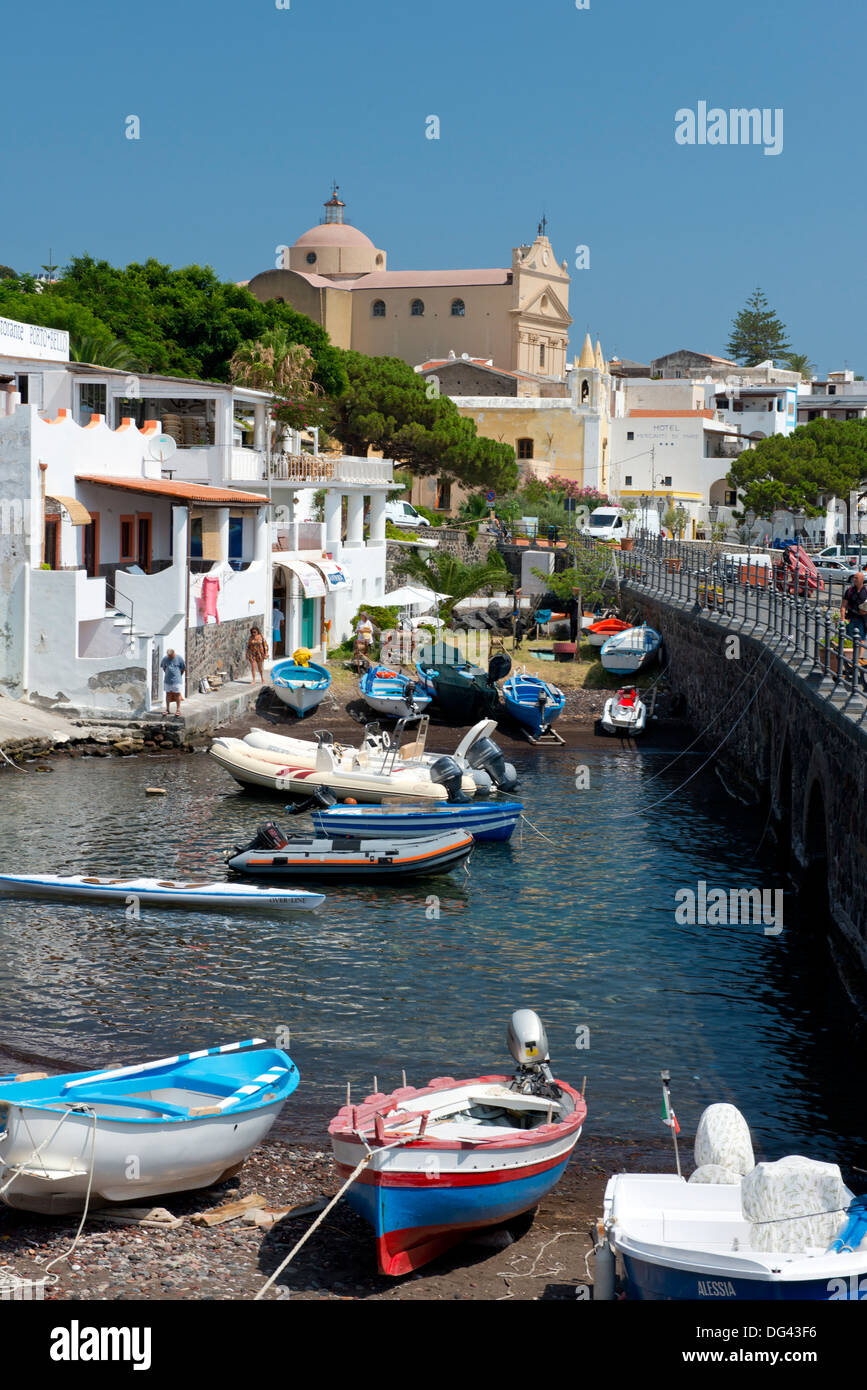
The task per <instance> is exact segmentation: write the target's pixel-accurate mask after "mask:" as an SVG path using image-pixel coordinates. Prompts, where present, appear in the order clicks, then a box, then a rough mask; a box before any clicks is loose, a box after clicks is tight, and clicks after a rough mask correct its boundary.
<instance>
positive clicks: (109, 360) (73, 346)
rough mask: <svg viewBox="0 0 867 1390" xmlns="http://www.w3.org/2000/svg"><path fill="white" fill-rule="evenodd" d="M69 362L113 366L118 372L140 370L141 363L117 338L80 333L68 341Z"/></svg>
mask: <svg viewBox="0 0 867 1390" xmlns="http://www.w3.org/2000/svg"><path fill="white" fill-rule="evenodd" d="M69 359H70V361H71V362H90V363H92V364H93V365H94V366H96V367H114V368H115V370H116V371H120V372H140V371H141V370H142V365H141V363H140V362H139V360H138V358H137V357H135V356H134V355H133V353H131V352H130V350H129V348H128V347H127V345H126V343H122V342H121V341H120V339H119V338H101V337H99V336H97V335H94V334H92V333H80V334H78V335H77V336H76V337H74V338H71V339H70V342H69Z"/></svg>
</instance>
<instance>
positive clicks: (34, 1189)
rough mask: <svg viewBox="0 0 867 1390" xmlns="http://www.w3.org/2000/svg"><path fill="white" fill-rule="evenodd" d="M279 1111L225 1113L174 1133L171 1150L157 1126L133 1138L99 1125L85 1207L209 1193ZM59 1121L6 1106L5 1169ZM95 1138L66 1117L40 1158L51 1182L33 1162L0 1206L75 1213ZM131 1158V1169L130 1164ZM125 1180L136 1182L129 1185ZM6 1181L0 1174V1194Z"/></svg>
mask: <svg viewBox="0 0 867 1390" xmlns="http://www.w3.org/2000/svg"><path fill="white" fill-rule="evenodd" d="M282 1105H283V1101H282V1100H280V1101H276V1102H275V1103H274V1104H273V1105H269V1106H267V1107H265V1108H264V1109H263V1110H261V1111H256V1112H254V1113H253V1114H251V1115H233V1114H232V1112H231V1111H228V1112H227V1113H226V1114H225V1116H220V1117H214V1118H211V1119H202V1120H199V1121H198V1122H195V1121H191V1122H190V1123H189V1124H187V1125H184V1126H183V1127H181V1126H179V1127H178V1130H177V1133H174V1132H173V1133H172V1136H171V1139H172V1142H171V1145H168V1146H167V1145H166V1131H165V1127H164V1126H161V1125H160V1124H159V1123H154V1124H153V1125H141V1126H137V1127H136V1130H135V1133H134V1134H131V1133H130V1126H129V1125H128V1124H123V1122H122V1121H116V1122H114V1123H112V1122H111V1121H110V1120H106V1119H100V1122H99V1124H98V1126H97V1129H96V1143H95V1149H94V1165H93V1183H92V1187H91V1200H90V1205H91V1206H100V1205H106V1204H107V1203H110V1202H131V1201H134V1200H137V1199H140V1198H144V1197H156V1196H158V1195H159V1194H160V1193H169V1192H186V1191H191V1190H193V1189H195V1188H199V1187H210V1186H211V1185H212V1184H213V1183H216V1182H218V1181H219V1180H220V1178H221V1177H222V1176H223V1174H224V1173H226V1172H227V1171H228V1170H229V1169H233V1168H235V1167H236V1166H237V1165H238V1164H239V1163H243V1161H244V1160H245V1159H246V1157H247V1155H248V1154H249V1153H251V1152H252V1150H253V1149H254V1148H255V1147H256V1145H257V1144H259V1143H261V1141H262V1140H263V1139H264V1138H265V1136H266V1134H267V1133H268V1131H269V1130H270V1129H271V1126H272V1125H273V1123H274V1121H275V1120H276V1118H277V1115H278V1114H279V1112H280V1109H281V1107H282ZM57 1121H58V1114H57V1112H56V1111H40V1110H36V1109H34V1108H32V1107H29V1106H20V1107H19V1106H10V1107H9V1111H8V1113H7V1117H6V1130H7V1134H8V1138H7V1139H6V1140H4V1141H3V1143H2V1145H0V1160H2V1163H3V1164H4V1165H9V1167H12V1166H14V1165H15V1164H18V1163H26V1162H27V1160H28V1159H29V1158H30V1157H31V1155H32V1152H33V1149H34V1148H36V1147H37V1146H38V1145H39V1144H42V1143H43V1142H44V1141H45V1140H48V1139H49V1138H50V1136H51V1134H52V1132H53V1131H54V1130H56V1129H57ZM92 1135H93V1121H92V1119H91V1118H90V1117H89V1116H87V1115H72V1116H70V1118H69V1119H67V1120H66V1121H64V1124H63V1126H62V1128H61V1129H60V1130H59V1132H58V1133H57V1135H56V1136H55V1138H54V1139H53V1140H52V1141H51V1142H50V1146H49V1147H48V1148H46V1149H44V1150H43V1152H42V1154H41V1155H40V1157H41V1158H42V1159H43V1161H44V1162H45V1167H46V1169H47V1171H48V1173H49V1176H48V1177H47V1178H46V1177H45V1176H43V1175H42V1173H41V1171H40V1170H39V1168H38V1161H37V1165H36V1166H35V1171H33V1172H26V1171H25V1172H24V1173H22V1174H19V1176H18V1177H16V1179H15V1181H14V1183H13V1184H12V1186H11V1187H10V1188H8V1189H7V1191H6V1192H5V1193H4V1194H3V1198H2V1200H3V1201H4V1202H5V1203H6V1205H7V1206H10V1207H16V1208H19V1209H22V1210H24V1211H36V1212H42V1213H45V1214H47V1215H61V1214H63V1213H65V1212H73V1211H80V1210H81V1208H82V1207H83V1205H84V1201H85V1198H86V1195H87V1186H88V1178H89V1174H90V1164H91V1140H92ZM31 1136H32V1137H31ZM133 1154H134V1156H135V1159H136V1164H135V1165H132V1164H131V1155H133ZM130 1173H137V1174H138V1176H135V1177H130V1176H128V1175H129V1174H130ZM8 1177H9V1174H8V1172H6V1171H5V1169H4V1168H2V1167H0V1186H2V1184H3V1183H4V1182H5V1181H6V1180H7V1179H8Z"/></svg>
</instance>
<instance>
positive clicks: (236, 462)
mask: <svg viewBox="0 0 867 1390" xmlns="http://www.w3.org/2000/svg"><path fill="white" fill-rule="evenodd" d="M229 477H230V479H231V480H232V482H233V483H241V482H246V483H258V482H261V480H262V479H263V478H264V477H265V455H264V454H263V453H262V452H261V451H260V450H259V449H238V448H233V449H232V452H231V456H230V459H229Z"/></svg>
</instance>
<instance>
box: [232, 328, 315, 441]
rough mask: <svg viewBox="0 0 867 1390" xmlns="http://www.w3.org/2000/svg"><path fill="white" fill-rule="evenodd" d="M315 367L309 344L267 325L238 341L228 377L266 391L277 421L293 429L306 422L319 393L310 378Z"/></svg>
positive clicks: (252, 387)
mask: <svg viewBox="0 0 867 1390" xmlns="http://www.w3.org/2000/svg"><path fill="white" fill-rule="evenodd" d="M315 370H316V362H315V360H314V357H313V354H312V353H311V351H310V349H309V347H305V345H304V344H303V343H293V342H292V341H291V339H290V338H289V336H288V335H287V332H286V330H285V328H269V329H267V330H266V332H264V333H263V334H262V336H261V338H258V339H256V340H255V341H253V340H247V341H246V342H242V343H239V344H238V346H237V347H236V348H235V351H234V353H233V354H232V358H231V361H230V362H229V376H230V378H231V380H232V381H233V382H236V383H237V384H238V385H240V386H248V387H250V389H251V390H254V391H269V392H270V393H271V395H272V397H273V406H274V414H275V416H276V418H277V420H278V422H279V423H280V424H283V425H289V426H290V427H291V428H293V429H303V427H304V425H305V424H307V423H309V417H310V416H311V414H312V410H313V407H314V405H315V404H316V403H317V402H318V399H319V397H321V396H322V387H321V386H319V385H318V384H317V383H316V382H315V381H314V380H313V373H314V372H315ZM280 433H281V431H280V430H279V426H278V434H280Z"/></svg>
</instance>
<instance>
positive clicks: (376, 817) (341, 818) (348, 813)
mask: <svg viewBox="0 0 867 1390" xmlns="http://www.w3.org/2000/svg"><path fill="white" fill-rule="evenodd" d="M523 809H524V807H523V805H522V804H521V803H520V802H503V803H501V804H500V805H497V803H496V802H494V803H492V804H490V805H473V804H470V805H468V806H454V805H450V806H438V807H414V806H406V807H404V808H402V809H395V810H389V809H388V808H387V807H385V806H383V807H381V808H380V807H366V806H346V807H340V808H339V809H334V810H331V811H314V812H313V824H314V825H315V827H316V829H317V830H318V831H319V832H320V834H323V835H329V834H332V835H333V834H340V835H400V836H407V837H410V836H416V835H437V834H440V833H441V832H442V831H443V829H446V828H447V827H449V826H450V825H460V826H462V827H463V829H464V830H468V831H469V833H470V834H471V835H472V837H473V839H474V840H479V841H500V842H503V841H506V840H510V839H511V838H512V833H513V831H514V829H515V826H516V825H517V823H518V820H519V818H520V816H521V813H522V811H523Z"/></svg>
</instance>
